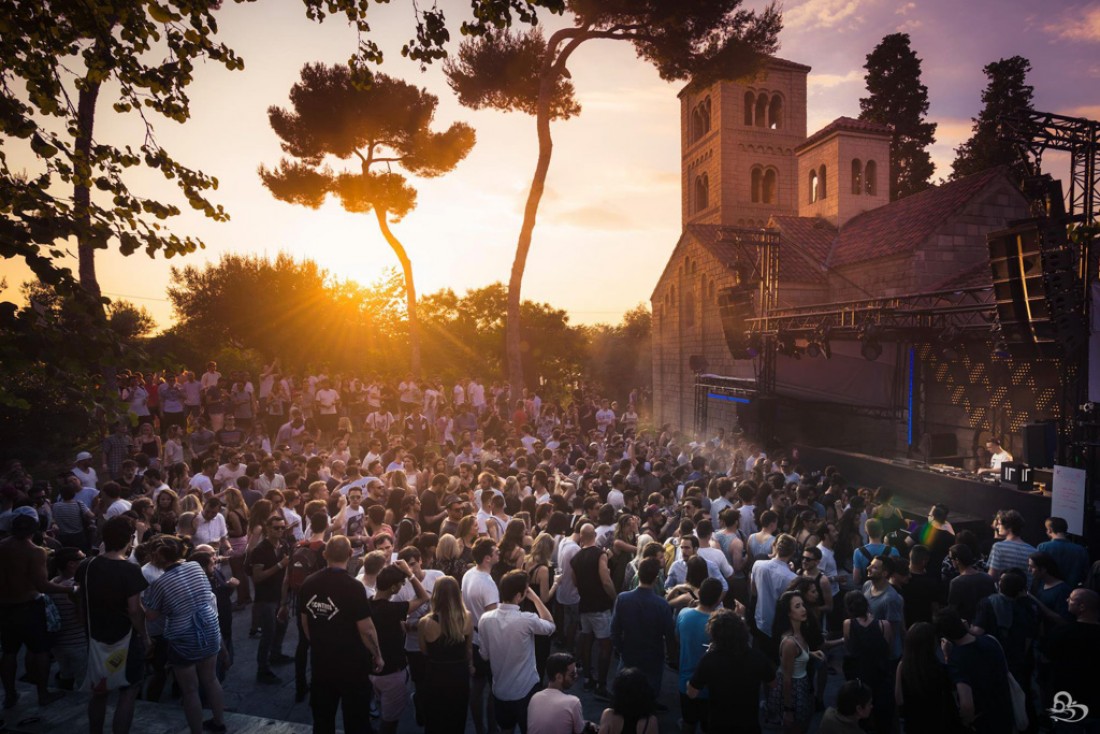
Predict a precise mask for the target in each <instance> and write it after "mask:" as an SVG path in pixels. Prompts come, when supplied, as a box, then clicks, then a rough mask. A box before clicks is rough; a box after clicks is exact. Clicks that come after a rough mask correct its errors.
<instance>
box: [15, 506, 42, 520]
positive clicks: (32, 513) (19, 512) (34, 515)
mask: <svg viewBox="0 0 1100 734" xmlns="http://www.w3.org/2000/svg"><path fill="white" fill-rule="evenodd" d="M11 514H12V518H13V519H14V518H16V517H29V518H30V519H32V520H34V521H35V522H38V512H37V511H36V510H35V509H34V508H33V507H27V506H26V505H24V506H23V507H16V508H15V509H14V510H12V511H11Z"/></svg>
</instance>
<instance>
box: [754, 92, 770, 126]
mask: <svg viewBox="0 0 1100 734" xmlns="http://www.w3.org/2000/svg"><path fill="white" fill-rule="evenodd" d="M767 124H768V95H766V94H759V95H757V97H756V126H757V127H765V126H767Z"/></svg>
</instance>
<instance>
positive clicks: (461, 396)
mask: <svg viewBox="0 0 1100 734" xmlns="http://www.w3.org/2000/svg"><path fill="white" fill-rule="evenodd" d="M453 392H454V403H455V405H463V404H465V402H466V390H465V389H463V387H462V385H455V389H454V391H453Z"/></svg>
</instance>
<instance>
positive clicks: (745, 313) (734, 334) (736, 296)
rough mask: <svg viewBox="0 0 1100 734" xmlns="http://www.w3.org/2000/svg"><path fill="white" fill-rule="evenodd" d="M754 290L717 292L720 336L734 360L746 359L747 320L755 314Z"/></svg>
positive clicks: (738, 289) (747, 341)
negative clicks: (724, 339) (722, 336)
mask: <svg viewBox="0 0 1100 734" xmlns="http://www.w3.org/2000/svg"><path fill="white" fill-rule="evenodd" d="M753 293H754V289H752V288H748V287H744V286H741V287H735V288H722V289H720V290H719V291H718V317H719V319H720V320H721V321H722V334H723V335H724V336H725V337H726V346H727V347H728V348H729V350H730V354H731V355H732V356H733V358H734V359H748V358H749V357H750V356H751V355H750V354H749V335H748V331H749V328H750V324H749V323H748V321H747V319H751V318H753V317H754V316H755V315H756V313H755V310H754V309H753Z"/></svg>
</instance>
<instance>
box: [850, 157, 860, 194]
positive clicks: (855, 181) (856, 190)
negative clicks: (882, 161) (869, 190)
mask: <svg viewBox="0 0 1100 734" xmlns="http://www.w3.org/2000/svg"><path fill="white" fill-rule="evenodd" d="M852 193H853V194H856V195H857V196H858V195H859V194H862V193H863V164H862V163H860V162H859V158H853V159H852Z"/></svg>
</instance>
